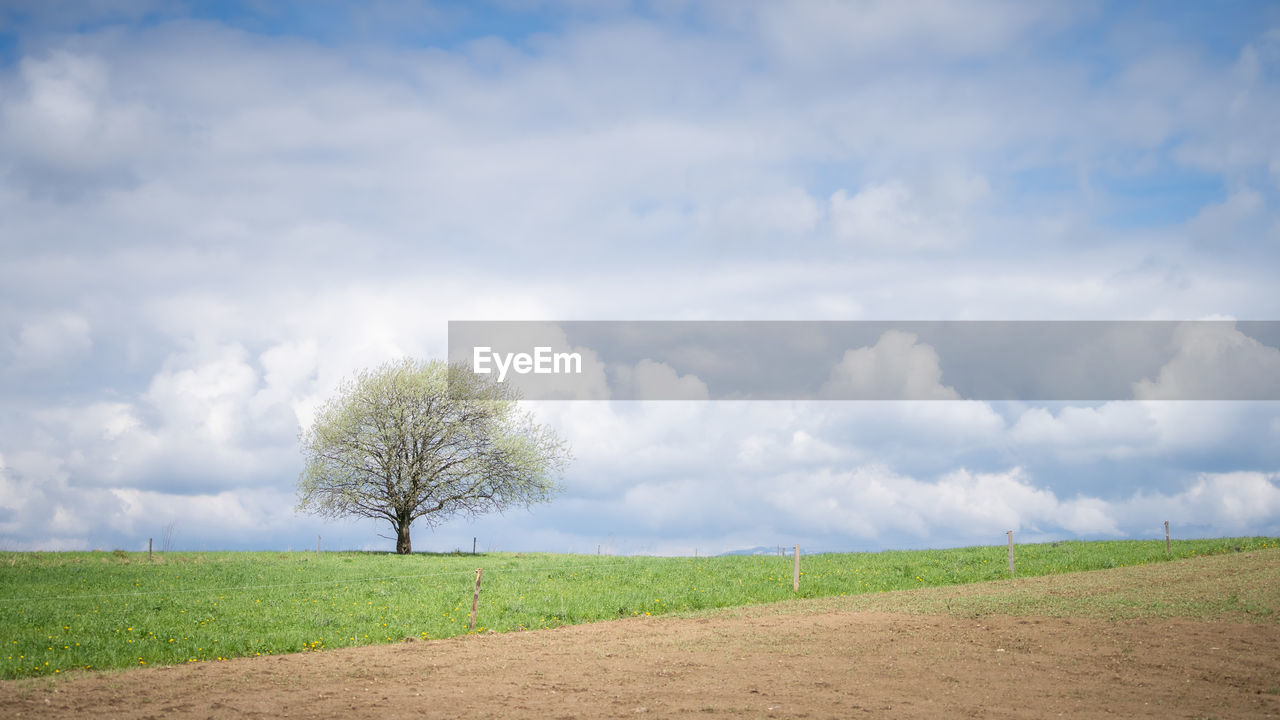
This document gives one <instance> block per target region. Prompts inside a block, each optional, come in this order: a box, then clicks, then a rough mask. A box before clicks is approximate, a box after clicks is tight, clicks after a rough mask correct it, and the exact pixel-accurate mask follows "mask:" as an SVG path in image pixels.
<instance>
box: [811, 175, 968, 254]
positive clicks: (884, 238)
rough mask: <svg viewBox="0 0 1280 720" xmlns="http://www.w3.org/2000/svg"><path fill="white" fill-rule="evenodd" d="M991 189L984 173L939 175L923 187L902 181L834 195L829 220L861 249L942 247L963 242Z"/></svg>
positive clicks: (833, 227)
mask: <svg viewBox="0 0 1280 720" xmlns="http://www.w3.org/2000/svg"><path fill="white" fill-rule="evenodd" d="M988 192H989V189H988V187H987V183H986V180H985V179H984V178H982V177H972V178H955V177H949V176H944V177H941V178H938V179H936V180H935V182H934V183H933V185H932V187H927V188H925V189H924V191H923V192H922V191H921V189H920V188H918V187H916V186H914V185H910V184H908V183H906V182H904V181H902V180H890V181H887V182H883V183H872V184H869V185H867V186H866V187H864V188H862V189H861V190H859V191H858V192H857V193H856V194H854V195H852V196H850V195H849V194H848V193H847V192H846V191H845V190H843V189H841V190H837V191H836V192H835V193H833V194H832V195H831V200H830V222H831V228H832V231H833V232H834V233H835V236H836V237H837V238H839V239H840V240H843V241H847V242H850V243H853V244H856V245H859V246H862V247H872V248H875V247H880V248H899V249H911V250H915V249H930V248H932V249H938V248H948V247H954V246H957V245H962V244H964V243H965V242H966V241H967V240H968V237H969V234H970V232H971V231H972V225H973V221H972V220H971V219H970V218H969V217H968V215H969V212H970V210H971V208H972V207H973V205H974V204H975V203H977V202H978V201H979V200H981V198H982V197H983V196H985V195H986V194H987V193H988Z"/></svg>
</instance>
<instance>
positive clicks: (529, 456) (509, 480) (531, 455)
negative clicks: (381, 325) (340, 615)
mask: <svg viewBox="0 0 1280 720" xmlns="http://www.w3.org/2000/svg"><path fill="white" fill-rule="evenodd" d="M518 401H519V396H518V395H517V394H516V392H515V391H514V390H513V389H512V388H511V387H510V386H507V385H500V384H497V383H495V382H492V381H491V380H489V379H487V378H485V377H482V376H479V375H476V374H474V373H471V372H469V371H468V370H467V369H466V368H463V367H460V366H449V365H447V364H445V363H444V362H441V361H438V360H433V361H427V362H423V361H418V360H412V359H405V360H399V361H394V362H389V363H387V364H385V365H382V366H380V367H378V368H375V369H372V370H366V371H363V372H361V373H359V374H357V375H356V376H355V377H354V378H352V379H350V380H348V381H346V382H345V383H343V384H342V386H341V387H340V388H339V390H338V392H337V394H336V395H335V396H334V397H332V398H331V399H330V400H329V401H328V402H327V403H325V404H324V405H323V406H322V407H321V408H320V410H319V412H318V413H317V414H316V417H315V421H314V422H313V423H312V425H311V427H310V428H308V429H306V430H304V431H303V432H302V433H301V435H300V436H299V439H300V442H301V446H302V454H303V458H304V461H305V466H304V468H303V470H302V474H301V476H300V477H299V478H298V509H299V510H300V511H303V512H308V513H311V514H314V515H320V516H322V517H329V518H341V517H364V518H374V519H378V520H385V521H387V522H389V523H390V524H391V527H392V529H393V530H394V531H395V536H396V552H398V553H401V554H404V553H409V552H412V544H411V542H410V539H409V528H410V526H411V525H412V524H413V522H414V521H416V520H422V521H424V522H425V523H426V524H427V525H428V526H431V527H434V526H436V525H438V524H440V523H442V522H444V521H446V520H448V519H450V518H452V517H455V516H457V515H465V516H476V515H481V514H484V513H489V512H494V511H499V512H500V511H503V510H506V509H508V508H515V507H528V506H530V505H533V504H535V503H541V502H547V501H549V500H550V499H551V498H552V497H553V496H554V495H555V494H556V493H557V492H559V490H560V486H559V482H558V481H559V477H560V475H561V473H563V471H564V468H565V466H566V464H567V463H568V461H569V457H570V455H569V448H568V446H567V444H566V443H565V442H564V441H563V440H561V439H559V438H558V437H557V436H556V434H555V433H554V432H553V431H552V430H551V429H550V428H548V427H546V426H543V425H539V424H538V423H537V422H535V421H534V418H533V416H532V415H531V414H529V413H527V412H524V411H523V410H521V408H520V406H519V402H518Z"/></svg>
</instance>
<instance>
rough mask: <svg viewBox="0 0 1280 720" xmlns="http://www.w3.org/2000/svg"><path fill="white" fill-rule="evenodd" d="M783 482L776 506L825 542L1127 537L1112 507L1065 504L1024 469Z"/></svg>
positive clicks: (855, 473) (866, 469) (1091, 502)
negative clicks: (1015, 535) (827, 537)
mask: <svg viewBox="0 0 1280 720" xmlns="http://www.w3.org/2000/svg"><path fill="white" fill-rule="evenodd" d="M784 479H785V481H786V482H785V485H784V486H783V488H779V490H777V491H775V492H773V493H771V494H770V495H769V498H770V501H771V502H772V503H773V504H774V505H776V506H777V507H778V508H779V509H780V510H782V511H784V512H787V513H789V516H790V520H791V522H793V523H797V524H798V523H800V522H808V523H812V524H813V527H814V531H815V532H816V533H818V534H832V535H844V536H848V537H853V538H862V539H874V538H881V537H890V536H891V537H903V538H910V539H911V540H912V541H914V542H920V541H928V540H929V539H930V538H932V537H937V536H947V537H956V538H961V539H963V540H964V541H974V542H976V541H982V542H991V541H992V539H993V538H998V537H999V535H1000V534H1001V533H1002V532H1003V531H1005V530H1015V531H1022V530H1028V531H1031V532H1033V533H1036V534H1045V533H1053V532H1058V533H1063V532H1067V533H1072V534H1081V535H1092V536H1106V535H1119V534H1120V531H1119V529H1118V528H1117V526H1116V523H1115V520H1114V519H1113V518H1112V517H1111V516H1110V514H1109V512H1108V508H1107V506H1106V504H1105V503H1103V502H1102V501H1100V500H1097V499H1091V498H1074V499H1070V500H1062V499H1059V498H1058V497H1057V495H1056V494H1055V493H1054V492H1053V491H1051V490H1048V489H1044V488H1038V487H1036V486H1035V485H1034V484H1033V483H1032V482H1031V480H1030V478H1029V477H1028V476H1027V474H1026V473H1025V472H1024V471H1023V470H1022V469H1021V468H1014V469H1012V470H1008V471H1006V472H1000V473H974V472H971V471H968V470H965V469H958V470H955V471H952V472H950V473H947V474H945V475H943V476H942V477H940V478H939V479H938V480H937V481H934V482H929V481H921V480H918V479H915V478H912V477H908V476H903V475H899V474H897V473H895V472H893V471H891V470H889V469H888V468H885V467H882V466H875V465H871V466H863V467H859V468H857V469H855V470H852V471H843V472H836V471H824V472H820V473H816V474H795V475H787V476H784Z"/></svg>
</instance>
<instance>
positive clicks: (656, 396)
mask: <svg viewBox="0 0 1280 720" xmlns="http://www.w3.org/2000/svg"><path fill="white" fill-rule="evenodd" d="M611 375H612V376H613V380H614V383H615V385H614V392H613V397H614V399H617V400H706V399H707V398H708V394H707V384H706V383H705V382H703V381H702V380H701V379H700V378H698V376H697V375H693V374H684V375H682V374H680V373H678V372H676V370H675V368H673V367H671V366H670V365H668V364H667V363H664V362H656V361H653V360H649V359H647V358H646V359H644V360H641V361H640V362H638V363H636V364H635V365H623V366H618V367H615V368H611Z"/></svg>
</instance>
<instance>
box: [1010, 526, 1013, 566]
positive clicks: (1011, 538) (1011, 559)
mask: <svg viewBox="0 0 1280 720" xmlns="http://www.w3.org/2000/svg"><path fill="white" fill-rule="evenodd" d="M1009 577H1013V531H1012V530H1010V531H1009Z"/></svg>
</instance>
